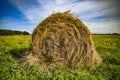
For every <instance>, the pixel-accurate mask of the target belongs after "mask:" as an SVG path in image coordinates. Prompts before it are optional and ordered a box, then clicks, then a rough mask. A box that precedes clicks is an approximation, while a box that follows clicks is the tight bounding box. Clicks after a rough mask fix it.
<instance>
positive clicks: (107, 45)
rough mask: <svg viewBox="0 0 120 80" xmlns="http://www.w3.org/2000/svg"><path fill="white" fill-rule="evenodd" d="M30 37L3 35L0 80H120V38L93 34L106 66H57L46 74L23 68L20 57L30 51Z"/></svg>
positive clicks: (0, 46)
mask: <svg viewBox="0 0 120 80" xmlns="http://www.w3.org/2000/svg"><path fill="white" fill-rule="evenodd" d="M30 37H31V36H30V35H29V36H23V35H20V36H17V35H16V36H0V80H120V35H93V40H94V44H95V47H96V50H97V52H98V54H99V55H100V56H101V57H102V59H103V63H102V64H101V65H100V66H99V67H98V68H97V69H96V70H92V71H89V70H87V69H83V70H81V69H80V68H78V67H76V66H75V65H74V66H70V67H67V66H64V67H63V66H61V67H56V68H53V69H50V70H47V71H45V72H43V71H39V68H38V66H37V65H33V66H31V67H29V68H24V67H23V65H22V64H21V63H19V57H20V55H21V54H22V53H24V52H25V51H26V50H27V49H28V48H29V43H30Z"/></svg>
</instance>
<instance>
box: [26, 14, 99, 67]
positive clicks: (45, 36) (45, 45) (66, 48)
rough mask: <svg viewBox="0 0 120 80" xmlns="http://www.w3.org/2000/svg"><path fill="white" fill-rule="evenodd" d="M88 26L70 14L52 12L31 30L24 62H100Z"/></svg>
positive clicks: (56, 64)
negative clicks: (29, 42)
mask: <svg viewBox="0 0 120 80" xmlns="http://www.w3.org/2000/svg"><path fill="white" fill-rule="evenodd" d="M99 60H100V59H99V56H98V55H97V54H96V52H95V49H94V44H93V41H92V37H91V34H90V31H89V30H88V28H87V27H86V26H85V25H84V24H83V23H82V22H81V21H80V20H79V19H78V18H76V17H74V16H73V15H72V14H71V13H68V12H64V13H54V14H52V15H51V16H49V17H48V18H46V19H45V20H43V21H42V22H41V23H40V24H39V25H38V26H37V27H36V28H35V30H34V32H33V35H32V42H31V45H30V49H29V51H28V55H27V56H26V63H27V64H28V65H32V64H34V63H35V64H36V63H39V64H45V66H46V67H53V66H61V65H79V66H80V65H81V64H82V65H83V66H92V67H94V66H95V64H97V63H99Z"/></svg>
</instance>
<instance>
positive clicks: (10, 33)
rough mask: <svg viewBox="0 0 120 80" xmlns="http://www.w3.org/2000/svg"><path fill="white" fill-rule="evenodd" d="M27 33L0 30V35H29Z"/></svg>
mask: <svg viewBox="0 0 120 80" xmlns="http://www.w3.org/2000/svg"><path fill="white" fill-rule="evenodd" d="M29 34H30V33H29V32H27V31H18V30H5V29H0V35H29Z"/></svg>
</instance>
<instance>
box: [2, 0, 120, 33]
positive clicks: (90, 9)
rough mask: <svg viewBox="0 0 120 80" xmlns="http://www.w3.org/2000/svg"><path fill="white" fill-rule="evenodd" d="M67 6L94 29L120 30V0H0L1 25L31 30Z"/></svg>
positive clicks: (5, 27)
mask: <svg viewBox="0 0 120 80" xmlns="http://www.w3.org/2000/svg"><path fill="white" fill-rule="evenodd" d="M67 10H71V13H72V14H74V15H75V16H76V17H78V18H79V19H80V20H81V21H82V22H83V23H84V24H85V25H86V26H87V27H88V29H89V30H90V32H91V33H101V34H103V33H120V0H0V29H10V30H21V31H28V32H30V33H32V32H33V30H34V28H35V27H36V26H37V25H38V24H39V23H40V22H41V21H42V20H44V19H45V18H46V17H48V16H49V15H51V14H52V13H54V12H64V11H67Z"/></svg>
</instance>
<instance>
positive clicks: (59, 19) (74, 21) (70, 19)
mask: <svg viewBox="0 0 120 80" xmlns="http://www.w3.org/2000/svg"><path fill="white" fill-rule="evenodd" d="M63 24H66V25H70V24H71V25H74V26H76V27H78V28H79V30H81V28H84V29H85V31H86V33H87V34H90V32H89V30H88V28H87V27H86V26H85V25H84V24H83V23H82V22H81V21H80V19H79V18H77V17H75V16H74V15H73V14H71V13H69V12H67V11H66V12H63V13H61V12H58V13H53V14H52V15H50V16H49V17H47V18H46V19H45V20H43V21H42V22H41V23H40V24H39V25H38V26H37V27H36V28H35V30H34V32H33V34H35V33H36V32H41V33H42V32H43V31H44V30H45V29H46V28H47V27H52V26H51V25H63ZM56 27H57V26H56ZM64 28H66V27H64ZM82 34H83V33H82Z"/></svg>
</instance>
